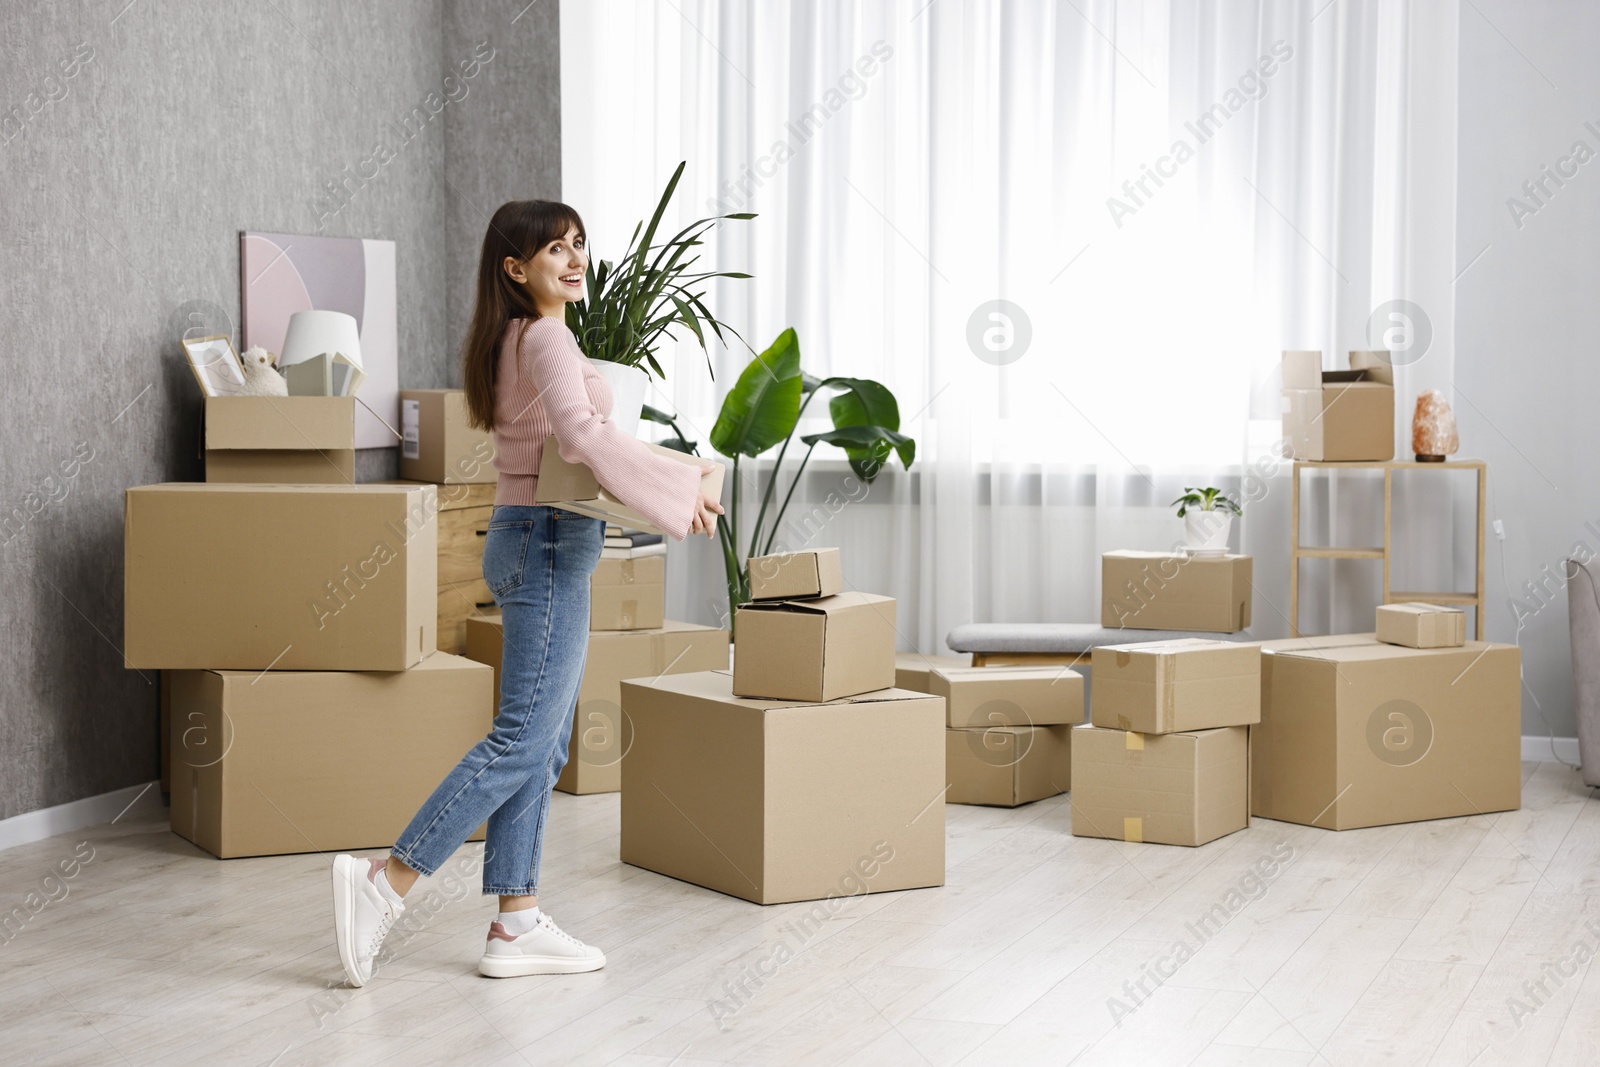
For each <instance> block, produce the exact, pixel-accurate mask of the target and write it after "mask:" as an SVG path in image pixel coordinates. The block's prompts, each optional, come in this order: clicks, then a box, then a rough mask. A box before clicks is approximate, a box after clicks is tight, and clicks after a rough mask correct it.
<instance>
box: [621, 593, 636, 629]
mask: <svg viewBox="0 0 1600 1067" xmlns="http://www.w3.org/2000/svg"><path fill="white" fill-rule="evenodd" d="M638 617H639V602H638V601H637V600H624V601H623V602H622V625H623V626H624V627H629V626H632V625H633V624H634V620H635V619H637V618H638Z"/></svg>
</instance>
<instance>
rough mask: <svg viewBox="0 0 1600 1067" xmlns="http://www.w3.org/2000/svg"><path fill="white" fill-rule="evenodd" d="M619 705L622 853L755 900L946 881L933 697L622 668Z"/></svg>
mask: <svg viewBox="0 0 1600 1067" xmlns="http://www.w3.org/2000/svg"><path fill="white" fill-rule="evenodd" d="M622 708H623V711H624V712H625V713H626V714H627V715H628V716H629V717H630V718H631V719H632V721H633V728H634V737H633V749H632V750H631V751H630V752H629V753H628V758H627V760H626V761H624V763H623V765H622V861H623V862H624V863H631V864H633V865H634V866H637V867H644V868H646V869H648V870H652V871H656V872H657V873H660V874H665V875H668V876H669V877H672V878H681V879H682V880H684V881H686V882H693V883H694V884H696V885H702V886H705V887H707V888H709V889H715V890H717V891H719V892H722V893H728V894H730V895H732V896H736V897H742V898H743V899H745V900H750V901H754V902H755V903H757V904H780V903H784V902H787V901H795V900H817V899H820V898H823V897H843V896H851V895H855V894H858V893H881V892H886V891H889V890H897V889H917V888H921V887H923V886H935V885H943V884H944V791H945V773H944V772H945V743H944V708H943V707H942V705H941V703H940V701H939V700H937V699H935V698H933V697H930V696H928V695H926V694H923V693H908V692H906V691H904V690H900V689H886V690H880V691H878V692H874V693H869V694H866V695H864V696H859V697H853V698H848V699H844V700H835V701H829V702H823V703H809V702H788V701H777V700H743V699H740V698H738V697H736V696H734V695H733V684H732V678H731V677H730V676H729V675H728V673H727V672H726V671H710V672H704V673H699V674H675V675H669V676H667V677H664V678H658V679H656V680H655V681H654V682H645V681H629V682H624V683H623V684H622ZM819 906H820V905H819ZM821 917H823V918H825V917H826V916H825V915H824V916H821ZM798 921H799V922H801V923H805V922H806V921H807V920H806V919H805V918H804V917H802V918H801V919H800V920H798Z"/></svg>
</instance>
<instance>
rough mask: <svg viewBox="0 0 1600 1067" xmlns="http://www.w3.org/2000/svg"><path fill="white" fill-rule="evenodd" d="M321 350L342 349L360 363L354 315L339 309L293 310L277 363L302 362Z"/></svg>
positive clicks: (318, 354)
mask: <svg viewBox="0 0 1600 1067" xmlns="http://www.w3.org/2000/svg"><path fill="white" fill-rule="evenodd" d="M324 352H328V353H333V352H342V353H343V354H344V355H345V356H346V357H347V358H348V359H349V360H350V362H352V363H354V364H355V365H356V366H357V367H359V366H361V334H360V331H359V330H357V329H356V320H355V318H354V317H353V316H350V315H346V314H345V313H344V312H342V311H296V312H295V313H294V314H293V315H290V316H289V329H288V331H287V332H286V333H285V334H284V335H283V351H282V352H280V353H278V366H279V367H289V366H292V365H294V364H296V363H303V362H305V361H306V360H308V359H313V358H315V357H317V356H320V355H322V354H323V353H324Z"/></svg>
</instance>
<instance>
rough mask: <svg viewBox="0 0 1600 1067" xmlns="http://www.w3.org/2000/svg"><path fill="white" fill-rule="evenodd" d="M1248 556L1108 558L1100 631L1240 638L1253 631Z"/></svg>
mask: <svg viewBox="0 0 1600 1067" xmlns="http://www.w3.org/2000/svg"><path fill="white" fill-rule="evenodd" d="M1251 564H1252V560H1251V557H1249V556H1218V557H1209V558H1205V557H1200V556H1189V555H1184V554H1181V553H1174V552H1130V551H1120V552H1107V553H1105V554H1104V555H1102V556H1101V557H1100V625H1101V626H1106V627H1125V628H1127V629H1130V630H1188V631H1200V632H1202V633H1221V634H1231V633H1237V632H1238V631H1240V630H1243V629H1244V628H1245V627H1247V626H1249V625H1250V602H1251V600H1252V599H1253V596H1252V587H1251V584H1250V579H1251Z"/></svg>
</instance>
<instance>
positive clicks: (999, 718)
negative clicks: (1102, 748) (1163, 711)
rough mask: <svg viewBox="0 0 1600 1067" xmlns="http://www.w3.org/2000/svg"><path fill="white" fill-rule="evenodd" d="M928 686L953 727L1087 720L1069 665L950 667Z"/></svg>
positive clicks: (1078, 677) (1080, 690)
mask: <svg viewBox="0 0 1600 1067" xmlns="http://www.w3.org/2000/svg"><path fill="white" fill-rule="evenodd" d="M735 662H737V660H735ZM927 686H928V688H927V691H928V692H929V693H932V694H933V695H934V696H941V697H944V699H945V704H946V708H947V711H946V714H947V721H946V725H948V726H950V727H953V728H958V729H959V728H962V727H972V726H977V727H987V726H1050V725H1061V724H1065V725H1068V726H1076V725H1078V724H1079V723H1080V722H1082V721H1083V675H1081V674H1079V673H1078V672H1077V671H1074V670H1068V669H1067V668H1066V667H945V668H940V669H938V670H935V671H932V672H931V673H930V674H929V675H928V682H927Z"/></svg>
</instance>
